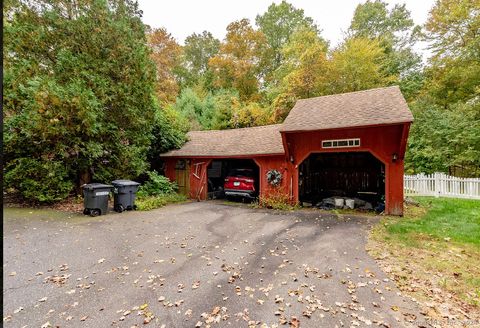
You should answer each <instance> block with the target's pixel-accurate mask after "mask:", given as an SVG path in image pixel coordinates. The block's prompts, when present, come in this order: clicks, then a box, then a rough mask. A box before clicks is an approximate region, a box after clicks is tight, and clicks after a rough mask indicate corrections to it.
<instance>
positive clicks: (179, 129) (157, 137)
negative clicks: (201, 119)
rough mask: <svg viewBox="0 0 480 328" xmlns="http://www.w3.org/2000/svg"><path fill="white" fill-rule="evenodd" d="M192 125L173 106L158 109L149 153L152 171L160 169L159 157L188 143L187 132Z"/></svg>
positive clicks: (148, 157)
mask: <svg viewBox="0 0 480 328" xmlns="http://www.w3.org/2000/svg"><path fill="white" fill-rule="evenodd" d="M189 127H190V125H189V123H188V121H187V120H186V118H185V117H184V116H182V115H181V114H180V113H179V112H178V111H176V110H175V109H174V108H173V106H167V107H165V108H164V109H158V110H157V111H156V112H155V118H154V121H153V129H152V138H151V143H150V148H149V150H148V152H147V160H148V162H149V163H150V168H151V169H154V170H155V169H157V170H158V169H160V168H159V167H158V165H160V164H161V163H160V161H159V157H160V154H162V153H165V152H167V151H169V150H171V149H177V148H180V147H181V146H182V145H183V144H184V143H185V141H186V132H187V131H188V129H189Z"/></svg>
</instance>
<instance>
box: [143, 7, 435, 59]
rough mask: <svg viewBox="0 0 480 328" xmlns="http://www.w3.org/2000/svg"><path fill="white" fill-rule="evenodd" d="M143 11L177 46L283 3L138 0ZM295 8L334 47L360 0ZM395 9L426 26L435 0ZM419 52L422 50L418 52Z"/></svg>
mask: <svg viewBox="0 0 480 328" xmlns="http://www.w3.org/2000/svg"><path fill="white" fill-rule="evenodd" d="M138 2H139V4H140V9H141V10H142V11H143V21H144V23H146V24H148V25H150V26H152V27H165V28H166V29H167V31H168V32H170V33H171V34H172V35H173V36H174V37H175V39H177V42H179V43H180V44H183V41H184V40H185V38H186V37H187V36H188V35H190V34H192V33H194V32H196V33H201V32H202V31H204V30H207V31H209V32H211V33H212V34H213V35H214V36H215V37H217V38H219V39H221V40H222V39H223V38H224V37H225V30H226V27H227V25H228V24H229V23H231V22H233V21H235V20H239V19H242V18H249V19H250V21H251V22H252V24H254V23H255V16H256V15H257V14H262V13H264V12H265V11H266V10H267V8H268V6H269V5H270V4H271V3H272V2H275V3H280V2H281V0H274V1H272V0H236V1H227V0H197V1H195V0H167V1H161V0H138ZM288 2H289V3H291V4H293V5H294V6H295V7H296V8H302V9H303V10H304V11H305V15H306V16H310V17H312V18H313V20H314V21H315V22H316V23H317V25H318V26H319V27H320V28H321V29H322V36H323V37H324V38H326V39H327V40H329V41H330V42H331V44H332V45H336V44H338V42H340V41H341V40H342V37H343V32H344V31H346V30H347V28H348V26H349V24H350V20H351V19H352V16H353V12H354V10H355V7H356V6H357V5H358V4H359V3H363V2H365V1H361V0H289V1H288ZM387 2H388V3H389V4H390V6H391V7H392V6H393V5H394V4H395V3H406V5H407V9H408V10H410V12H411V13H412V18H413V20H414V22H415V23H416V24H423V23H424V22H425V21H426V19H427V17H428V12H429V11H430V8H431V7H432V6H433V3H434V0H387ZM418 50H420V49H418Z"/></svg>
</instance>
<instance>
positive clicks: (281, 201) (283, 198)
mask: <svg viewBox="0 0 480 328" xmlns="http://www.w3.org/2000/svg"><path fill="white" fill-rule="evenodd" d="M256 206H257V207H264V208H270V209H274V210H282V211H290V210H294V209H295V208H296V206H294V205H292V203H291V201H290V199H289V198H288V196H287V195H285V194H284V193H281V192H274V193H271V194H269V195H267V196H262V197H260V198H259V200H258V203H256Z"/></svg>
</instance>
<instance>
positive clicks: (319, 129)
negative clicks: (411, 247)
mask: <svg viewBox="0 0 480 328" xmlns="http://www.w3.org/2000/svg"><path fill="white" fill-rule="evenodd" d="M412 121H413V116H412V113H411V112H410V110H409V109H408V106H407V103H406V101H405V99H404V98H403V96H402V94H401V92H400V89H399V88H398V87H397V86H393V87H387V88H379V89H372V90H365V91H358V92H351V93H344V94H338V95H330V96H323V97H316V98H309V99H301V100H299V101H297V103H296V104H295V106H294V107H293V109H292V110H291V111H290V114H289V115H288V117H287V118H286V119H285V121H284V123H283V124H275V125H267V126H260V127H252V128H242V129H231V130H214V131H213V130H212V131H191V132H189V133H188V139H189V140H188V141H187V142H186V143H185V145H184V146H183V147H182V148H180V149H177V150H172V151H170V152H168V153H165V154H162V155H161V157H162V159H163V160H164V162H165V166H164V172H165V175H166V176H167V177H168V178H170V179H171V180H173V181H176V182H177V183H178V185H179V189H180V192H182V193H185V194H186V195H188V196H189V197H190V198H193V199H199V200H203V199H207V198H208V197H209V196H213V197H214V196H215V195H216V193H217V192H218V191H220V192H221V189H222V188H221V187H222V186H223V181H224V179H225V176H226V175H227V174H228V172H229V171H231V170H232V169H238V168H242V169H243V168H248V170H249V171H251V172H253V174H254V176H255V177H254V178H255V181H256V182H257V185H256V187H257V188H258V190H259V196H260V197H269V196H272V195H273V194H275V195H276V196H278V195H281V196H283V197H284V198H285V199H288V200H289V201H291V202H292V203H301V204H313V205H315V204H318V203H319V202H320V203H321V202H322V200H325V199H330V198H332V197H335V198H346V199H347V198H351V199H355V200H357V201H358V202H362V200H363V201H367V202H368V203H371V204H382V203H383V202H384V204H385V213H387V214H393V215H402V214H403V165H404V155H405V150H406V144H407V138H408V132H409V128H410V124H411V123H412ZM272 170H276V171H278V172H280V173H281V182H280V184H278V185H275V186H273V185H272V184H271V183H270V182H269V180H268V179H267V172H269V171H272Z"/></svg>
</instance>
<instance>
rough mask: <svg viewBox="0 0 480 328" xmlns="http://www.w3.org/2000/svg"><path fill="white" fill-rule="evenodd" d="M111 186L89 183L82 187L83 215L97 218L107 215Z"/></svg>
mask: <svg viewBox="0 0 480 328" xmlns="http://www.w3.org/2000/svg"><path fill="white" fill-rule="evenodd" d="M112 189H113V186H111V185H106V184H103V183H90V184H86V185H84V186H83V206H84V209H83V214H85V215H90V216H98V215H103V214H107V212H108V198H109V196H110V192H111V191H112Z"/></svg>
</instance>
